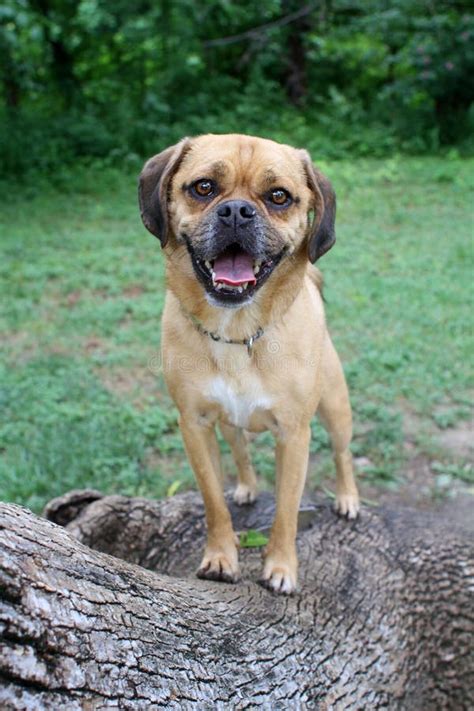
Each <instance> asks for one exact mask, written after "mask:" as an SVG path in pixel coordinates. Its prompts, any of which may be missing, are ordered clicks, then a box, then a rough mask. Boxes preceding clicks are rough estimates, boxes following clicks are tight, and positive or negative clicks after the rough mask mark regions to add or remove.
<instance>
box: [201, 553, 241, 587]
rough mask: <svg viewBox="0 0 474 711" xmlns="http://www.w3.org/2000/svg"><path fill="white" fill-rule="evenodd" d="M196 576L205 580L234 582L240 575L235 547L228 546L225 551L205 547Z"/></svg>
mask: <svg viewBox="0 0 474 711" xmlns="http://www.w3.org/2000/svg"><path fill="white" fill-rule="evenodd" d="M197 576H198V578H203V579H205V580H218V581H220V582H223V583H236V582H237V581H238V579H239V577H240V573H239V560H238V554H237V548H236V547H235V548H234V549H232V548H231V547H230V546H229V547H228V548H226V550H225V551H224V550H216V549H211V548H206V550H205V552H204V557H203V559H202V561H201V565H200V566H199V569H198V571H197Z"/></svg>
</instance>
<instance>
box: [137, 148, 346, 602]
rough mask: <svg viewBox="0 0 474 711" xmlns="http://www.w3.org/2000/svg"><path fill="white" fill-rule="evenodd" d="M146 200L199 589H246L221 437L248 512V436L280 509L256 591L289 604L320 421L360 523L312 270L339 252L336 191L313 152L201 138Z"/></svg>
mask: <svg viewBox="0 0 474 711" xmlns="http://www.w3.org/2000/svg"><path fill="white" fill-rule="evenodd" d="M139 197H140V209H141V215H142V219H143V222H144V224H145V226H146V227H147V228H148V230H149V231H150V232H152V233H153V234H154V235H156V236H157V237H159V238H160V240H161V244H162V246H163V248H164V251H165V255H166V264H167V267H166V274H167V286H168V291H167V294H166V303H165V309H164V314H163V331H162V347H163V357H164V372H165V378H166V383H167V386H168V388H169V391H170V393H171V396H172V397H173V399H174V401H175V403H176V405H177V407H178V409H179V413H180V427H181V432H182V435H183V439H184V444H185V447H186V452H187V455H188V457H189V461H190V463H191V466H192V468H193V470H194V473H195V475H196V479H197V481H198V484H199V487H200V489H201V492H202V495H203V498H204V504H205V509H206V521H207V529H208V538H207V544H206V548H205V551H204V557H203V560H202V563H201V566H200V568H199V570H198V576H199V577H202V578H209V579H212V580H224V581H228V582H233V581H235V580H237V578H238V576H239V564H238V548H237V543H236V537H235V534H234V531H233V529H232V522H231V518H230V515H229V511H228V509H227V506H226V503H225V499H224V495H223V491H222V481H221V465H220V454H219V448H218V443H217V438H216V431H215V427H216V424H217V423H219V426H220V428H221V431H222V434H223V436H224V437H225V439H226V440H227V441H228V442H229V444H230V447H231V449H232V453H233V456H234V458H235V461H236V464H237V469H238V485H237V488H236V490H235V494H234V497H235V500H236V501H237V502H238V503H240V504H244V503H249V502H251V501H253V500H254V498H255V496H256V477H255V472H254V470H253V468H252V464H251V461H250V458H249V454H248V451H247V446H246V445H247V441H246V440H247V432H262V431H263V430H270V431H271V432H272V433H273V435H274V436H275V439H276V478H277V485H276V489H277V508H276V515H275V520H274V523H273V527H272V531H271V535H270V541H269V543H268V546H267V550H266V556H265V565H264V570H263V580H262V581H263V583H264V584H265V585H266V586H267V587H269V588H270V589H272V590H274V591H277V592H282V593H291V592H292V591H293V590H294V589H295V586H296V578H297V556H296V546H295V538H296V531H297V515H298V507H299V504H300V499H301V495H302V492H303V487H304V483H305V477H306V470H307V466H308V452H309V442H310V420H311V418H312V417H313V415H314V413H315V412H316V411H317V412H318V415H319V416H320V418H321V420H322V421H323V423H324V425H325V427H326V428H327V430H328V432H329V434H330V437H331V443H332V447H333V452H334V459H335V463H336V470H337V483H336V509H337V511H338V512H339V513H340V514H342V515H346V516H347V517H349V518H355V516H356V515H357V511H358V508H359V499H358V494H357V488H356V484H355V482H354V477H353V473H352V457H351V454H350V451H349V443H350V440H351V436H352V421H351V409H350V404H349V397H348V392H347V387H346V383H345V380H344V375H343V372H342V368H341V365H340V362H339V358H338V356H337V354H336V351H335V350H334V346H333V344H332V342H331V338H330V336H329V333H328V331H327V328H326V324H325V319H324V309H323V303H322V299H321V294H320V289H319V286H320V275H319V272H318V271H317V270H316V269H314V267H312V264H311V263H313V262H315V261H316V259H318V258H319V257H320V256H321V255H322V254H324V253H325V252H327V251H328V249H330V248H331V247H332V245H333V244H334V241H335V236H334V220H335V209H336V206H335V196H334V192H333V190H332V188H331V185H330V183H329V182H328V180H327V179H326V178H325V177H324V176H323V175H322V174H321V173H320V172H319V171H318V170H317V169H316V168H314V166H313V165H312V163H311V160H310V157H309V155H308V153H307V152H306V151H303V150H297V149H295V148H291V147H290V146H285V145H280V144H278V143H274V142H273V141H269V140H264V139H261V138H253V137H251V136H242V135H226V136H217V135H207V136H200V137H199V138H193V139H184V140H182V141H181V142H180V143H178V144H177V145H176V146H173V147H171V148H168V149H166V150H165V151H163V152H162V153H160V154H158V155H156V156H154V157H153V158H151V159H150V160H149V161H148V162H147V163H146V165H145V167H144V168H143V171H142V174H141V176H140V189H139Z"/></svg>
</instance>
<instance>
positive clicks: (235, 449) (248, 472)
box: [219, 422, 257, 505]
mask: <svg viewBox="0 0 474 711" xmlns="http://www.w3.org/2000/svg"><path fill="white" fill-rule="evenodd" d="M219 427H220V429H221V432H222V435H223V437H224V439H225V440H226V441H227V442H228V444H229V446H230V449H231V451H232V455H233V457H234V460H235V463H236V465H237V474H238V481H237V487H236V489H235V491H234V501H235V502H236V503H237V504H239V505H242V504H251V503H252V501H255V497H256V496H257V477H256V475H255V470H254V468H253V466H252V461H251V459H250V454H249V451H248V446H247V438H246V436H245V432H244V430H243V429H242V428H241V427H232V426H231V425H226V424H224V423H222V422H221V423H220V424H219Z"/></svg>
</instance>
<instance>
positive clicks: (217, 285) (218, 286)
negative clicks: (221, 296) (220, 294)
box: [215, 284, 224, 289]
mask: <svg viewBox="0 0 474 711" xmlns="http://www.w3.org/2000/svg"><path fill="white" fill-rule="evenodd" d="M215 286H216V289H222V287H223V286H224V285H223V284H216V285H215Z"/></svg>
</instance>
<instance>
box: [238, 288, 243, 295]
mask: <svg viewBox="0 0 474 711" xmlns="http://www.w3.org/2000/svg"><path fill="white" fill-rule="evenodd" d="M237 290H238V292H239V294H241V293H242V292H243V287H241V286H239V287H238V289H237Z"/></svg>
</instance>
